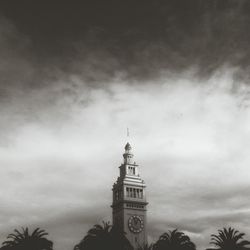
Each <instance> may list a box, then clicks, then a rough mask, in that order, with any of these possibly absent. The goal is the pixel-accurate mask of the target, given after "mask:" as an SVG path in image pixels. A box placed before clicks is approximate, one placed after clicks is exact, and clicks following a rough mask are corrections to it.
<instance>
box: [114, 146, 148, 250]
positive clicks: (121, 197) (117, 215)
mask: <svg viewBox="0 0 250 250" xmlns="http://www.w3.org/2000/svg"><path fill="white" fill-rule="evenodd" d="M133 157H134V155H133V153H132V147H131V145H130V144H129V143H127V144H126V146H125V152H124V154H123V163H122V164H121V166H120V167H119V168H120V175H119V177H118V178H117V181H116V182H115V183H114V185H113V189H112V190H113V203H112V206H111V207H112V208H113V225H115V226H117V227H119V228H120V229H122V230H123V231H124V232H125V233H126V237H127V238H128V240H129V241H130V243H131V244H132V246H133V247H134V249H137V248H139V247H140V246H143V245H145V244H146V243H147V231H146V226H147V220H146V219H147V218H146V206H147V204H148V203H147V201H146V194H145V188H146V185H145V182H144V181H143V180H142V179H141V177H140V174H139V165H137V164H136V163H135V162H134V160H133Z"/></svg>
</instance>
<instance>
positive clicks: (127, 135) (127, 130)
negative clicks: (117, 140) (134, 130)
mask: <svg viewBox="0 0 250 250" xmlns="http://www.w3.org/2000/svg"><path fill="white" fill-rule="evenodd" d="M127 137H129V128H127Z"/></svg>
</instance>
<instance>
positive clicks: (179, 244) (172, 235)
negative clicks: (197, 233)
mask: <svg viewBox="0 0 250 250" xmlns="http://www.w3.org/2000/svg"><path fill="white" fill-rule="evenodd" d="M195 249H196V246H195V244H194V243H193V242H192V241H191V240H190V238H189V237H188V236H187V235H185V234H184V233H183V232H179V231H178V230H177V229H175V230H173V231H169V232H168V233H164V234H162V235H161V236H160V238H159V240H158V241H157V242H156V243H155V244H154V246H153V250H195Z"/></svg>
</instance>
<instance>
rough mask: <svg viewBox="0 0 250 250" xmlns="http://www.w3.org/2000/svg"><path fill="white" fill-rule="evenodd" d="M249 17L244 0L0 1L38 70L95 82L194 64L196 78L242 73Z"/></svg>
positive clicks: (246, 63) (147, 75)
mask: <svg viewBox="0 0 250 250" xmlns="http://www.w3.org/2000/svg"><path fill="white" fill-rule="evenodd" d="M249 11H250V3H249V1H247V0H211V1H202V0H190V1H180V0H177V1H176V0H168V1H166V0H165V1H161V0H156V1H152V0H146V1H126V2H124V1H105V2H103V1H75V2H74V3H72V4H69V3H68V2H66V1H65V2H64V1H60V2H59V1H58V2H57V1H53V2H52V3H51V2H46V1H45V2H44V1H43V2H40V3H34V2H31V1H28V2H27V1H24V2H22V3H21V2H20V3H14V2H8V3H7V2H2V3H1V13H2V16H4V17H5V18H7V19H8V20H9V21H10V22H11V23H13V25H14V26H16V27H17V29H18V31H20V32H21V33H23V34H25V36H27V37H28V39H30V43H31V44H30V48H29V50H30V53H31V56H32V58H33V62H34V63H35V64H37V66H39V67H40V68H44V67H46V68H47V67H48V65H49V67H51V69H55V68H56V69H58V68H59V69H60V71H62V72H65V71H66V72H71V73H76V74H80V75H81V76H82V77H83V78H84V79H86V80H87V82H92V84H93V82H96V81H98V80H100V79H102V80H103V79H110V78H112V77H114V76H115V75H116V74H117V73H118V72H119V73H120V74H121V75H122V76H123V77H128V78H132V79H133V78H140V79H144V80H145V79H147V80H148V79H149V78H154V77H156V76H157V74H159V72H161V71H170V72H172V73H173V72H177V73H178V72H180V71H183V70H186V69H189V68H190V67H192V66H194V67H196V68H197V69H198V74H199V75H200V76H209V75H210V74H211V73H213V72H214V71H215V70H217V69H218V68H220V67H221V66H223V65H225V64H229V65H231V66H235V67H241V69H243V70H247V69H248V66H249V59H248V58H249V54H250V50H249V45H248V44H249V43H248V41H249V32H248V27H249V24H250V18H249V15H248V14H249ZM45 65H46V66H45ZM32 84H34V85H36V83H35V82H33V83H32ZM37 84H41V83H37Z"/></svg>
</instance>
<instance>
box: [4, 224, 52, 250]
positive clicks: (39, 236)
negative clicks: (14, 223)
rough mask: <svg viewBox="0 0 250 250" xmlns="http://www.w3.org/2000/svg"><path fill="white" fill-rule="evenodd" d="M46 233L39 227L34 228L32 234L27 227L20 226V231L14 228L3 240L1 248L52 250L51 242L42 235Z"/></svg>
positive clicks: (12, 249) (11, 249)
mask: <svg viewBox="0 0 250 250" xmlns="http://www.w3.org/2000/svg"><path fill="white" fill-rule="evenodd" d="M46 235H48V233H46V232H45V231H44V230H41V229H40V228H36V229H35V230H34V231H33V233H32V234H29V229H28V228H27V227H26V228H25V229H24V228H22V232H20V231H18V230H17V229H15V230H14V233H11V234H9V235H8V236H7V240H6V241H4V242H3V244H2V247H1V250H52V247H53V243H52V241H50V240H48V239H46V238H45V237H44V236H46Z"/></svg>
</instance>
